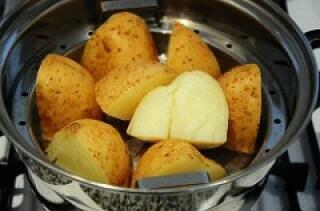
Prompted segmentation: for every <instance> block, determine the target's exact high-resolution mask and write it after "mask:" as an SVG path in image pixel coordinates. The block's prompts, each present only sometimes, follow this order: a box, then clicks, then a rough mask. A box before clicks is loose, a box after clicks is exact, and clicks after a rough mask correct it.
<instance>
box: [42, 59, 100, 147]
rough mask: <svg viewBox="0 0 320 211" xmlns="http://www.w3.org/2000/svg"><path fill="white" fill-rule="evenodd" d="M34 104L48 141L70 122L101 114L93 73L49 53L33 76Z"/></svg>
mask: <svg viewBox="0 0 320 211" xmlns="http://www.w3.org/2000/svg"><path fill="white" fill-rule="evenodd" d="M36 104H37V109H38V113H39V117H40V124H41V128H42V137H43V138H44V139H45V140H48V141H50V140H51V139H52V138H53V135H54V133H55V132H57V131H58V130H59V129H61V128H63V127H64V126H65V125H67V124H68V123H69V122H72V121H74V120H78V119H82V118H92V119H99V118H100V117H101V111H100V109H99V107H98V105H97V103H96V101H95V92H94V80H93V78H92V76H91V75H90V73H89V72H88V71H87V70H86V69H84V68H83V67H82V66H81V65H79V64H78V63H76V62H75V61H73V60H71V59H69V58H67V57H64V56H59V55H54V54H49V55H47V56H46V57H45V59H44V60H43V61H42V63H41V65H40V68H39V71H38V74H37V79H36Z"/></svg>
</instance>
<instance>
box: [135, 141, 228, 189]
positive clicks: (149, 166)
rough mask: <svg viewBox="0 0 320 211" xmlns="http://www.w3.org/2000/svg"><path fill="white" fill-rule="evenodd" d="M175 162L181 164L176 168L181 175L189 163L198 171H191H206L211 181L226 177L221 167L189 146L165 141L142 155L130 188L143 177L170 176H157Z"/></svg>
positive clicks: (178, 142) (185, 143) (182, 142)
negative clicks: (194, 165)
mask: <svg viewBox="0 0 320 211" xmlns="http://www.w3.org/2000/svg"><path fill="white" fill-rule="evenodd" d="M176 162H182V165H179V166H177V168H179V169H180V170H182V171H181V172H182V173H185V172H184V171H183V168H186V169H187V167H188V165H190V163H193V162H198V164H197V167H198V168H199V169H192V170H191V171H199V170H200V169H201V170H206V171H208V174H209V176H210V178H211V179H212V180H217V179H219V178H222V177H223V176H225V175H226V171H225V170H224V168H223V167H222V166H220V165H219V164H218V163H216V162H215V161H214V160H210V159H208V158H206V157H205V156H203V155H202V154H201V153H200V152H199V151H198V150H197V149H196V148H195V147H193V146H192V145H191V144H189V143H187V142H184V141H178V140H165V141H161V142H158V143H156V144H154V145H152V146H151V147H149V148H148V150H147V151H146V152H145V153H144V154H143V155H142V157H141V159H140V160H139V162H138V165H137V168H136V171H135V172H134V174H133V177H132V181H131V187H135V186H136V181H137V180H139V179H142V178H145V177H150V176H164V175H170V173H168V172H166V174H161V173H160V174H159V172H162V170H163V169H164V168H166V167H168V166H170V165H175V163H176ZM180 170H179V171H180ZM172 171H174V169H172ZM188 172H190V171H188ZM162 173H163V172H162ZM174 173H177V172H174ZM171 174H172V173H171Z"/></svg>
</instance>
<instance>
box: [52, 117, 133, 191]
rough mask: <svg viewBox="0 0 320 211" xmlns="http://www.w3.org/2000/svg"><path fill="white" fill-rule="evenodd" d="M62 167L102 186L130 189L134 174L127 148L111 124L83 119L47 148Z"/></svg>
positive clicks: (65, 130)
mask: <svg viewBox="0 0 320 211" xmlns="http://www.w3.org/2000/svg"><path fill="white" fill-rule="evenodd" d="M46 152H47V155H48V158H49V160H51V161H53V162H55V164H56V165H58V166H59V167H61V168H63V169H65V170H67V171H69V172H71V173H72V174H75V175H77V176H80V177H83V178H85V179H88V180H92V181H95V182H100V183H107V184H112V185H119V186H127V185H128V182H129V178H130V174H131V163H130V156H129V154H128V149H127V145H126V144H125V142H124V141H123V140H122V138H121V136H120V134H119V133H118V131H117V130H116V129H114V128H113V127H112V126H111V125H108V124H106V123H104V122H101V121H97V120H91V119H82V120H78V121H74V122H72V123H70V124H68V125H67V126H66V127H64V128H63V129H61V130H60V131H59V132H57V133H56V134H55V136H54V138H53V140H52V142H51V143H50V144H49V146H48V148H47V149H46Z"/></svg>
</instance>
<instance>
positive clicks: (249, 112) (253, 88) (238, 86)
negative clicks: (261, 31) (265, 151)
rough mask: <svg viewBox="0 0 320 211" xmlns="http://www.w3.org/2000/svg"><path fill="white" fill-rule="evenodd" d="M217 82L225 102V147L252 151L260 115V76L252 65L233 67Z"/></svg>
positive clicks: (239, 150)
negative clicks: (226, 132)
mask: <svg viewBox="0 0 320 211" xmlns="http://www.w3.org/2000/svg"><path fill="white" fill-rule="evenodd" d="M218 82H219V83H220V85H221V86H222V88H223V91H224V94H225V96H226V97H227V101H228V105H229V129H228V141H227V143H226V145H225V146H226V147H227V148H228V149H230V150H234V151H237V152H244V153H250V154H251V153H254V152H255V145H256V139H257V135H258V131H259V125H260V118H261V101H262V99H261V75H260V68H259V67H258V65H256V64H247V65H242V66H238V67H235V68H233V69H231V70H230V71H228V72H226V73H224V74H223V75H222V76H221V77H220V78H219V79H218Z"/></svg>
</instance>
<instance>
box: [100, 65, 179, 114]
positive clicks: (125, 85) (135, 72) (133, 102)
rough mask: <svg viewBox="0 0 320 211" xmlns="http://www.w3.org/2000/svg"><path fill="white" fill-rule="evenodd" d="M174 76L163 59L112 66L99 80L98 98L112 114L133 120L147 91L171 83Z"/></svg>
mask: <svg viewBox="0 0 320 211" xmlns="http://www.w3.org/2000/svg"><path fill="white" fill-rule="evenodd" d="M175 76H176V74H174V73H173V72H172V71H169V70H168V68H167V67H166V66H165V65H163V64H160V63H139V64H132V65H127V66H124V67H121V68H119V69H113V70H111V71H110V72H109V73H108V74H107V75H106V76H104V77H103V78H102V79H101V80H100V81H99V82H98V83H97V84H96V99H97V102H98V104H99V106H100V107H101V109H102V110H103V111H104V112H105V113H106V114H108V115H109V116H112V117H115V118H118V119H122V120H130V119H131V118H132V115H133V113H134V111H135V109H136V107H137V106H138V104H139V102H140V101H141V99H142V98H143V97H144V95H145V94H146V93H148V92H149V91H150V90H152V89H154V88H155V87H158V86H160V85H166V84H168V83H170V82H171V81H172V80H173V79H174V77H175Z"/></svg>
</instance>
